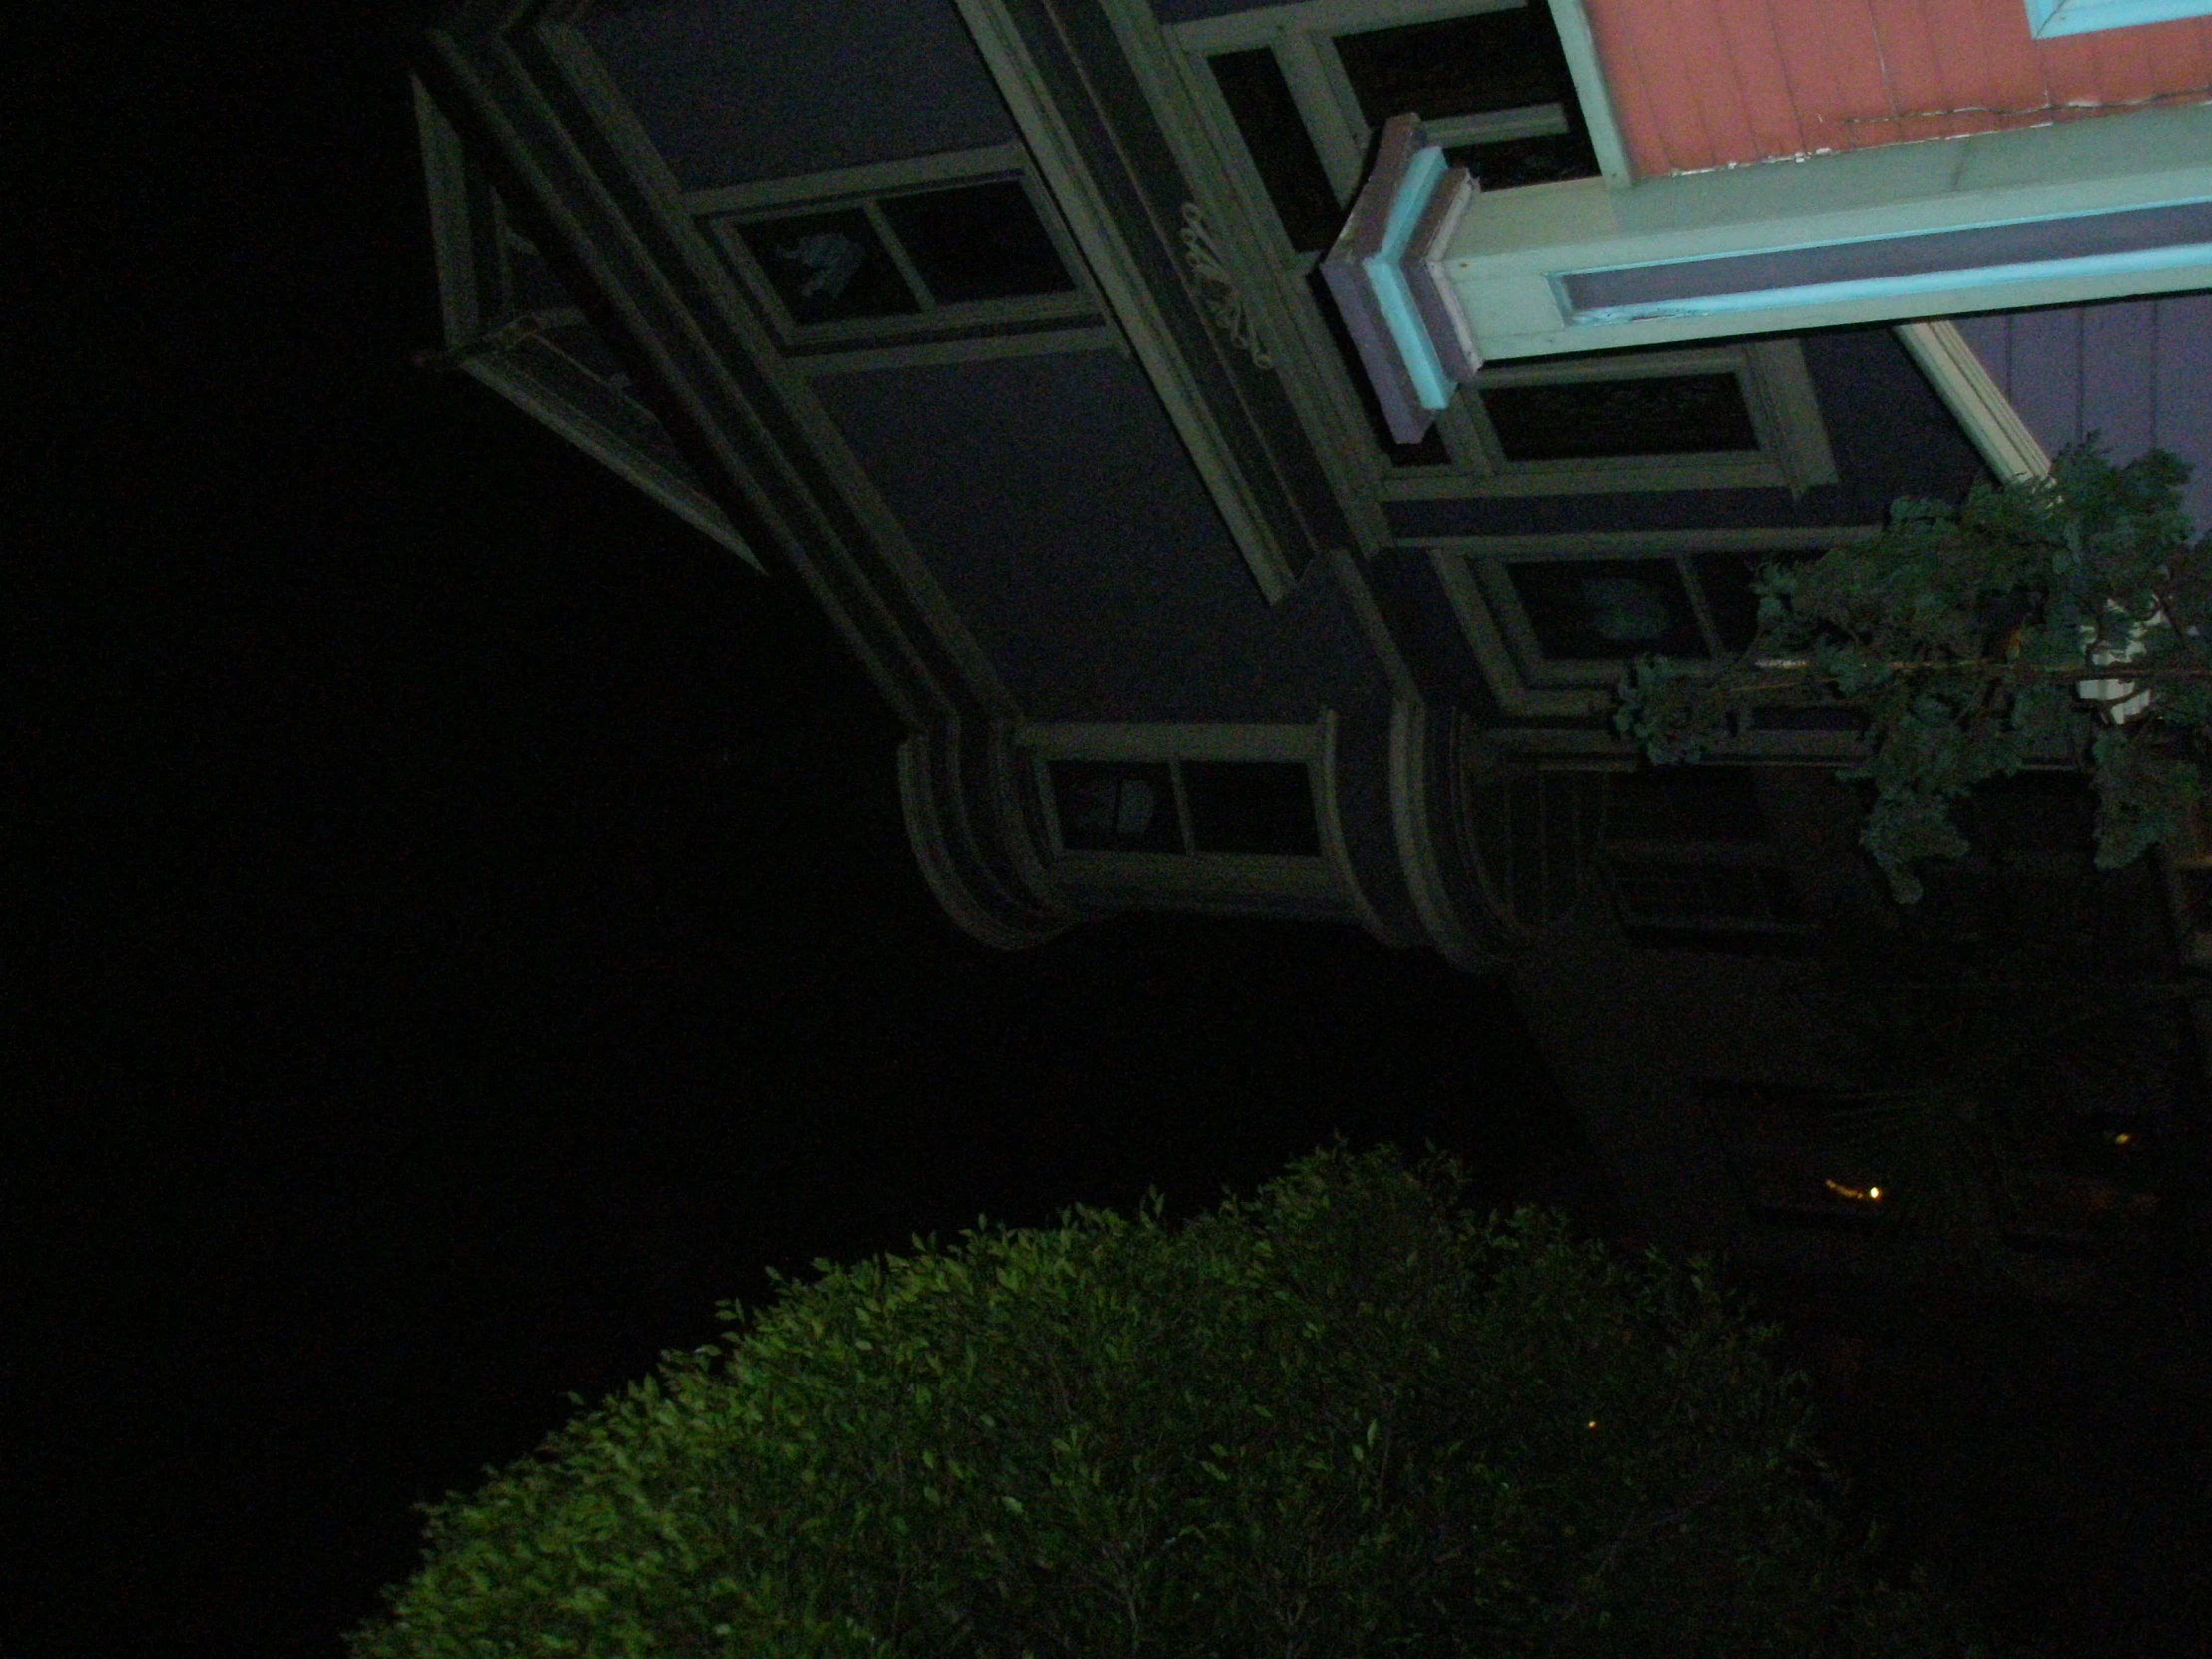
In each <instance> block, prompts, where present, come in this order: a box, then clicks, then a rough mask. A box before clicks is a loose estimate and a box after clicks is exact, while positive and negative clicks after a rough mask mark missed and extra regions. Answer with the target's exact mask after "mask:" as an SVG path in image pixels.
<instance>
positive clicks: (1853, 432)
mask: <svg viewBox="0 0 2212 1659" xmlns="http://www.w3.org/2000/svg"><path fill="white" fill-rule="evenodd" d="M1803 347H1804V351H1805V362H1806V367H1807V369H1808V371H1809V372H1810V373H1811V375H1812V377H1813V384H1814V389H1815V393H1816V395H1817V396H1818V398H1819V400H1820V406H1821V415H1822V418H1823V420H1824V421H1825V423H1826V425H1827V430H1828V440H1829V445H1830V448H1831V449H1832V451H1833V453H1834V455H1835V459H1836V471H1837V475H1838V481H1837V482H1836V483H1834V484H1821V485H1815V486H1814V487H1812V488H1810V489H1808V490H1806V491H1805V492H1804V493H1803V494H1802V495H1798V496H1794V497H1793V496H1792V495H1791V493H1790V492H1789V491H1788V490H1786V489H1693V490H1667V491H1659V492H1654V493H1649V494H1644V493H1622V494H1592V495H1572V496H1566V495H1559V496H1518V497H1505V496H1496V497H1488V498H1482V499H1473V500H1458V501H1448V500H1447V501H1393V502H1391V503H1389V508H1388V511H1389V520H1390V527H1391V529H1392V530H1393V531H1394V532H1395V534H1396V536H1397V538H1398V540H1399V541H1401V542H1418V541H1419V540H1420V539H1421V538H1422V537H1426V536H1455V535H1456V536H1478V535H1542V534H1547V533H1551V532H1555V531H1556V532H1567V531H1574V530H1617V529H1622V528H1627V527H1633V528H1635V529H1639V530H1692V529H1708V528H1717V527H1723V526H1756V527H1758V528H1761V529H1767V528H1783V527H1788V526H1797V525H1834V524H1879V523H1882V522H1884V521H1885V520H1886V519H1887V518H1888V517H1889V514H1890V503H1891V501H1893V500H1894V499H1895V498H1896V497H1898V496H1900V495H1925V496H1946V497H1947V496H1955V495H1960V494H1963V493H1964V491H1965V489H1966V487H1967V485H1968V484H1969V483H1970V482H1971V481H1972V479H1973V477H1974V474H1975V470H1976V468H1977V467H1978V466H1979V464H1980V462H1979V460H1978V458H1977V457H1976V455H1975V454H1974V451H1973V449H1972V448H1971V446H1970V445H1969V444H1968V443H1967V441H1966V439H1965V438H1964V436H1963V435H1962V434H1961V433H1960V431H1959V429H1958V424H1957V422H1956V421H1955V420H1954V419H1953V418H1952V417H1951V415H1950V413H1949V411H1948V410H1946V409H1945V408H1944V407H1943V405H1942V403H1941V402H1940V400H1939V399H1938V398H1937V397H1936V393H1935V392H1934V391H1933V390H1932V389H1931V388H1930V386H1929V384H1928V381H1927V380H1926V378H1925V377H1924V376H1923V375H1922V374H1921V372H1920V370H1919V369H1917V368H1916V367H1914V365H1913V362H1912V360H1911V359H1910V358H1909V357H1908V356H1907V355H1906V353H1905V349H1904V347H1903V346H1901V345H1899V344H1898V342H1897V338H1896V336H1895V334H1894V333H1892V331H1891V330H1890V329H1888V328H1880V327H1877V328H1851V329H1839V330H1837V331H1835V332H1833V333H1823V334H1816V335H1812V336H1810V337H1808V338H1807V339H1805V340H1804V342H1803Z"/></svg>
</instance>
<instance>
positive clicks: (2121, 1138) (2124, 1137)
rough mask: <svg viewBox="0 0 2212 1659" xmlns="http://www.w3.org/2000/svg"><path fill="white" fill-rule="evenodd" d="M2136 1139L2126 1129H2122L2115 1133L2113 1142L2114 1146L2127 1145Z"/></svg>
mask: <svg viewBox="0 0 2212 1659" xmlns="http://www.w3.org/2000/svg"><path fill="white" fill-rule="evenodd" d="M2134 1139H2135V1137H2134V1136H2133V1135H2131V1134H2129V1133H2128V1132H2127V1131H2126V1130H2125V1129H2122V1130H2120V1131H2118V1132H2117V1133H2115V1134H2114V1135H2113V1137H2112V1144H2113V1145H2114V1146H2127V1145H2129V1144H2130V1143H2131V1142H2133V1141H2134Z"/></svg>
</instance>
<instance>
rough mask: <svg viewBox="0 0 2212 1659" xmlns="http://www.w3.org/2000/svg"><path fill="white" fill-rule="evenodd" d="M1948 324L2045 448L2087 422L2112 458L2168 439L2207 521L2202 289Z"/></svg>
mask: <svg viewBox="0 0 2212 1659" xmlns="http://www.w3.org/2000/svg"><path fill="white" fill-rule="evenodd" d="M2088 38H2094V37H2088ZM1957 327H1958V331H1959V333H1960V334H1962V335H1964V336H1965V339H1966V343H1967V344H1969V345H1971V346H1972V347H1973V350H1974V354H1975V355H1976V356H1977V357H1979V358H1980V359H1981V362H1982V365H1983V366H1984V367H1985V368H1987V369H1988V371H1989V377H1990V378H1991V379H1993V380H1994V381H1995V382H1996V383H1997V389H1998V390H2000V391H2002V392H2003V393H2004V394H2005V396H2006V397H2008V398H2009V399H2010V400H2011V402H2012V406H2013V407H2014V408H2015V409H2017V410H2018V411H2019V413H2020V418H2021V419H2022V420H2024V421H2026V422H2027V426H2028V430H2030V431H2031V432H2033V433H2034V434H2035V436H2036V438H2037V439H2038V440H2039V441H2040V442H2041V443H2042V445H2043V448H2044V449H2045V450H2046V451H2048V452H2049V453H2052V454H2056V453H2057V452H2058V451H2059V450H2061V449H2063V448H2065V447H2066V446H2067V445H2068V444H2070V443H2076V442H2078V441H2080V440H2081V439H2082V438H2085V437H2087V436H2088V435H2089V433H2091V432H2102V433H2103V434H2104V440H2105V444H2106V447H2107V451H2108V453H2109V454H2110V455H2111V456H2112V458H2113V459H2114V460H2115V461H2127V460H2132V459H2133V458H2134V457H2135V456H2137V455H2140V454H2141V453H2142V452H2143V451H2144V450H2146V449H2150V448H2153V447H2157V448H2163V449H2169V450H2171V451H2172V452H2173V453H2174V454H2176V455H2178V456H2180V457H2181V459H2183V460H2184V461H2187V462H2188V463H2189V465H2190V466H2191V467H2192V468H2193V469H2194V471H2193V473H2192V475H2191V477H2190V479H2189V487H2188V493H2187V495H2186V496H2185V497H2184V504H2185V506H2186V509H2187V511H2188V513H2189V517H2190V521H2191V522H2192V523H2193V524H2194V525H2195V526H2196V528H2197V529H2198V531H2199V532H2200V533H2201V532H2203V531H2205V530H2208V529H2212V294H2203V293H2197V294H2183V295H2177V296H2175V297H2173V298H2170V299H2127V300H2118V301H2115V302H2113V303H2110V304H2104V305H2080V306H2068V307H2064V308H2062V309H2056V310H2043V311H1997V312H1992V313H1991V314H1989V315H1987V316H1973V317H1964V318H1961V319H1960V320H1959V322H1958V324H1957Z"/></svg>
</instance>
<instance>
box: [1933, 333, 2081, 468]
mask: <svg viewBox="0 0 2212 1659" xmlns="http://www.w3.org/2000/svg"><path fill="white" fill-rule="evenodd" d="M1897 335H1898V339H1899V341H1900V342H1901V343H1902V344H1903V345H1904V346H1905V349H1906V350H1907V352H1909V353H1910V354H1911V355H1912V358H1913V360H1914V361H1915V362H1916V363H1919V364H1920V365H1921V372H1922V373H1924V374H1926V375H1927V376H1928V381H1929V384H1930V385H1932V386H1934V387H1935V388H1936V396H1938V397H1940V398H1941V399H1942V400H1943V404H1944V406H1945V407H1946V408H1948V409H1949V410H1950V412H1951V413H1952V414H1953V415H1955V416H1956V417H1957V420H1958V424H1959V425H1961V426H1963V427H1964V428H1965V429H1966V436H1967V437H1968V438H1969V439H1971V440H1972V442H1973V446H1974V448H1976V449H1978V450H1979V451H1980V452H1981V458H1982V459H1983V460H1984V461H1986V462H1988V463H1989V470H1990V471H1991V472H1993V473H1995V474H1996V475H1997V477H1998V478H1999V479H2000V480H2002V481H2004V482H2007V483H2009V482H2012V481H2014V480H2017V479H2024V478H2040V477H2042V476H2043V475H2044V474H2045V473H2047V472H2049V471H2050V455H2049V453H2048V452H2047V451H2045V450H2044V448H2043V446H2042V443H2041V442H2040V441H2039V440H2038V439H2037V438H2036V436H2035V434H2034V433H2033V432H2031V431H2029V430H2028V426H2027V422H2026V421H2024V420H2022V419H2021V418H2020V411H2019V410H2017V409H2015V408H2014V407H2013V406H2012V400H2011V399H2010V398H2009V397H2007V396H2005V395H2004V392H2003V389H2002V388H2001V387H1999V386H1998V385H1997V383H1996V381H1995V379H1993V378H1992V377H1991V376H1990V373H1989V370H1988V368H1987V366H1986V365H1985V364H1984V363H1983V362H1982V360H1981V359H1980V358H1979V357H1978V356H1976V355H1975V354H1974V349H1973V347H1972V346H1970V345H1968V344H1967V343H1966V336H1965V335H1963V334H1961V333H1960V332H1959V331H1958V325H1957V324H1956V323H1955V322H1951V321H1948V320H1946V319H1941V318H1938V319H1936V320H1935V321H1930V322H1906V323H1901V324H1899V326H1898V330H1897Z"/></svg>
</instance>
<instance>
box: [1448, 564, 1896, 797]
mask: <svg viewBox="0 0 2212 1659" xmlns="http://www.w3.org/2000/svg"><path fill="white" fill-rule="evenodd" d="M1881 528H1882V527H1881V526H1880V525H1872V524H1857V525H1824V526H1813V527H1810V528H1802V527H1790V528H1781V529H1742V528H1729V529H1716V530H1585V531H1577V532H1570V533H1563V534H1559V535H1535V536H1528V535H1522V536H1433V537H1426V538H1423V539H1422V540H1421V541H1420V542H1419V543H1418V544H1417V545H1418V546H1420V547H1422V548H1425V549H1426V550H1427V552H1428V559H1429V565H1430V568H1431V569H1433V570H1434V571H1435V573H1436V579H1437V581H1438V582H1439V583H1440V584H1441V586H1442V587H1443V590H1444V596H1445V598H1446V599H1447V600H1448V601H1449V603H1450V605H1451V609H1452V613H1453V615H1454V616H1456V617H1457V619H1458V622H1459V628H1460V632H1461V633H1462V635H1464V637H1465V639H1466V642H1467V646H1468V648H1469V649H1470V650H1471V651H1472V652H1473V653H1474V656H1475V660H1476V662H1477V663H1478V664H1479V665H1480V666H1481V669H1482V674H1483V678H1484V679H1485V680H1487V681H1488V682H1489V687H1490V692H1491V695H1492V696H1494V697H1495V698H1496V699H1497V701H1498V704H1499V706H1500V708H1502V709H1503V710H1504V712H1505V713H1506V714H1508V715H1514V716H1522V717H1535V718H1551V719H1576V718H1579V719H1596V718H1599V717H1601V716H1604V715H1607V714H1609V713H1610V712H1611V710H1612V707H1613V691H1612V688H1613V686H1614V684H1615V683H1616V682H1617V681H1618V680H1619V679H1620V676H1621V673H1622V671H1623V670H1624V669H1625V668H1626V666H1627V664H1628V662H1629V661H1630V660H1631V659H1630V658H1629V657H1620V658H1602V659H1586V660H1577V661H1576V662H1575V664H1574V666H1573V667H1571V668H1566V667H1559V666H1552V667H1551V668H1550V669H1549V671H1548V672H1546V665H1544V662H1543V655H1542V652H1541V651H1540V650H1538V649H1537V647H1536V644H1535V632H1534V628H1533V626H1532V625H1531V624H1530V623H1529V621H1528V619H1527V616H1526V614H1525V613H1524V612H1523V611H1522V610H1521V608H1520V602H1519V598H1518V596H1517V595H1516V594H1514V592H1513V590H1512V583H1511V579H1510V578H1509V577H1507V576H1506V575H1505V574H1504V571H1503V569H1502V566H1503V564H1504V563H1505V561H1507V560H1526V559H1545V560H1554V559H1555V560H1559V561H1561V562H1575V561H1580V560H1594V559H1637V558H1654V557H1657V558H1670V557H1671V558H1681V557H1684V556H1686V555H1689V554H1693V553H1737V552H1741V553H1788V552H1803V551H1815V552H1820V551H1826V550H1827V549H1828V548H1831V547H1834V546H1836V545H1838V544H1839V543H1841V542H1848V541H1858V540H1863V539H1865V538H1867V537H1869V536H1874V535H1877V534H1879V533H1880V532H1881ZM1490 570H1494V571H1495V574H1494V575H1486V574H1484V573H1485V572H1486V571H1490ZM1691 588H1692V600H1691V604H1692V607H1693V609H1696V610H1698V611H1700V613H1701V624H1700V625H1701V627H1709V620H1707V619H1705V618H1704V617H1703V615H1702V613H1704V611H1705V607H1704V605H1703V601H1702V599H1701V598H1700V597H1699V596H1698V594H1697V590H1696V587H1695V584H1694V583H1693V584H1691ZM1742 741H1743V742H1744V743H1745V745H1746V746H1747V752H1751V753H1758V754H1762V755H1766V754H1774V755H1776V756H1778V757H1779V756H1795V755H1799V754H1807V753H1809V754H1814V755H1827V754H1833V753H1836V752H1838V751H1839V748H1840V746H1841V747H1846V748H1848V747H1849V745H1848V743H1847V742H1846V741H1845V740H1842V739H1840V738H1839V737H1838V735H1837V734H1834V733H1826V732H1772V733H1761V734H1758V735H1757V736H1755V737H1753V738H1749V739H1745V740H1742Z"/></svg>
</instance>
